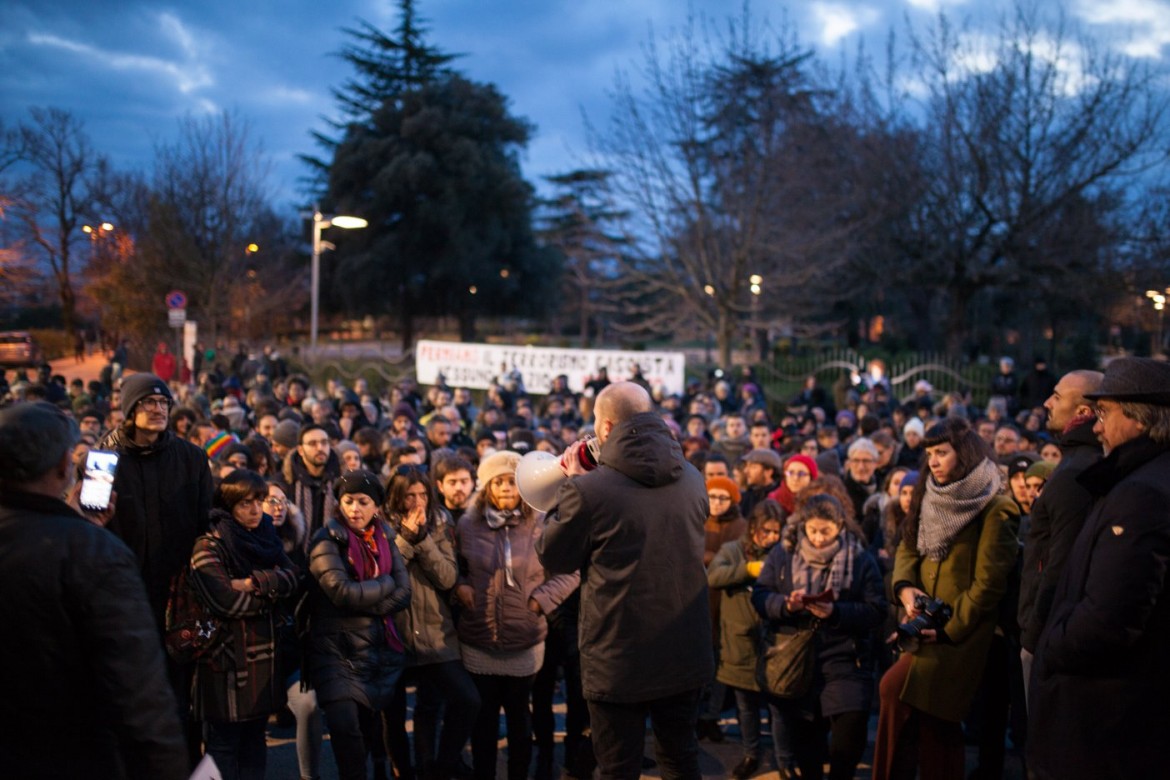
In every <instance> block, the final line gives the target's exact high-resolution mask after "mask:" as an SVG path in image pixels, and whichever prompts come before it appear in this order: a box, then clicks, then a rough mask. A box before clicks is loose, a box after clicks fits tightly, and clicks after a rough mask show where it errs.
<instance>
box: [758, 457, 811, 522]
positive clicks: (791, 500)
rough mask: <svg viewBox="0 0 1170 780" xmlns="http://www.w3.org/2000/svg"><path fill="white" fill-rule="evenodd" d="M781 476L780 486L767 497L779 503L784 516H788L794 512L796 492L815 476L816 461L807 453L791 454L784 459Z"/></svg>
mask: <svg viewBox="0 0 1170 780" xmlns="http://www.w3.org/2000/svg"><path fill="white" fill-rule="evenodd" d="M782 476H783V479H781V480H780V487H778V488H776V489H775V490H773V491H772V492H771V493H770V494H769V495H768V498H770V499H772V500H773V501H775V502H776V503H778V504H780V506H781V508H783V509H784V516H785V517H789V516H791V515H793V514H795V512H796V494H797V493H799V492H800V491H802V490H804V489H805V488H806V487H808V485H809V483H810V482H812V481H813V480H814V479H816V478H817V476H818V472H817V462H816V461H815V460H813V459H812V458H810V457H809V456H808V455H802V454H797V455H792V456H790V457H789V458H788V459H787V460H786V461H784V471H783V474H782Z"/></svg>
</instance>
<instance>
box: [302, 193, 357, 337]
mask: <svg viewBox="0 0 1170 780" xmlns="http://www.w3.org/2000/svg"><path fill="white" fill-rule="evenodd" d="M303 216H305V217H312V219H313V270H312V283H311V287H312V292H311V297H312V301H311V304H310V314H309V348H310V349H311V350H312V351H313V354H316V353H317V306H318V300H319V298H320V294H321V252H322V251H323V250H326V249H333V248H334V246H333V244H331V243H329V242H328V241H322V240H321V231H322V230H324V229H325V228H328V227H339V228H342V229H344V230H352V229H354V228H364V227H365V226H366V225H368V224H369V223H368V222H366V220H364V219H362V218H361V217H347V216H344V215H330V216H326V215H324V214H322V213H321V210H320V209H319V208H317V207H316V206H314V207H313V211H312V213H307V214H304V215H303Z"/></svg>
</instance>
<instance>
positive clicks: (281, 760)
mask: <svg viewBox="0 0 1170 780" xmlns="http://www.w3.org/2000/svg"><path fill="white" fill-rule="evenodd" d="M556 710H557V716H558V718H557V719H558V724H557V725H558V728H561V727H563V725H564V724H563V721H562V718H563V717H564V705H563V704H558V705H557V707H556ZM408 726H409V724H408ZM722 726H723V730H724V732H725V734H726V739H725V740H724V741H723V742H721V743H712V742H708V741H706V740H704V741H702V742H700V743H699V747H700V748H701V751H702V752H701V753H700V756H699V761H700V769H701V770H702V772H703V777H704V778H705V779H709V780H723V778H727V777H728V773H729V772H730V771H731V768H732V767H734V766H735V765H736V764H737V763H739V760H740V758H742V757H743V753H742V752H741V751H740V747H739V731H738V728H737V726H736V723H735V716H734V712H733V711H730V710H729V711H726V712H724V713H723V721H722ZM869 726H870V741H869V745H868V746H867V749H866V753H865V757H864V758H863V759H862V763H861V765H860V766H859V767H858V769H857V773H856V775H855V778H856V780H869V778H870V776H871V769H872V767H871V765H870V763H869V762H870V759H871V757H872V748H873V734H874V731H875V729H876V728H877V716H876V715H874V717H873V718H871V719H870V724H869ZM501 732H502V720H501ZM268 734H269V739H268V747H269V750H268V777H269V778H272V779H273V780H295V778H297V777H298V774H297V761H296V748H295V744H294V730H293V729H291V728H289V729H280V728H277V727H275V726H271V727H270V728H269V730H268ZM563 736H564V733H563V731H558V733H557V767H558V774H557V776H558V777H559V767H560V766H561V765H562V763H563V759H564V756H563V755H562V753H561V747H562V746H561V742H560V740H561V738H562V737H563ZM769 744H770V743H769ZM646 755H647V756H650V757H653V755H654V745H653V742H652V740H650V739H647V741H646ZM469 760H470V756H469ZM977 764H978V755H977V752H976V751H975V749H974V748H970V747H969V748H968V749H967V769H968V771H969V772H970V771H971V770H973V769H974V768H975V767H976V766H977ZM496 776H497V777H507V753H506V750H505V748H504V742H503V740H501V741H500V761H499V767H498V770H497V772H496ZM642 776H643V777H646V778H654V777H661V775H660V774H659V772H658V771H657V769H648V770H646V771H645V772H644V773H643V775H642ZM755 777H757V778H762V779H763V780H775V779H776V778H778V777H779V775H778V774H777V772H776V770H775V769H774V768H773V767H772V766H771V765H770V763H765V766H764V768H762V769H761V771H760V772H759V773H758V774H756V775H755ZM321 778H322V780H336V778H337V766H336V764H334V762H333V753H332V752H331V751H330V749H329V739H328V737H326V739H325V745H324V748H323V751H322V757H321ZM1003 778H1004V780H1023V779H1024V772H1023V769H1022V767H1021V764H1020V761H1019V758H1017V757H1016V756H1014V755H1011V754H1009V755H1008V759H1007V762H1006V766H1005V768H1004V775H1003Z"/></svg>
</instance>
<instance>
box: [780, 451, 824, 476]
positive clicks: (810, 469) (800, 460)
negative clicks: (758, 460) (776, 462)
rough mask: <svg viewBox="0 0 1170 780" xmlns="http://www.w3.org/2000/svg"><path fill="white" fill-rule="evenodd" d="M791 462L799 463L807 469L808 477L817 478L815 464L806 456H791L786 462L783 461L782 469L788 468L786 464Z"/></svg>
mask: <svg viewBox="0 0 1170 780" xmlns="http://www.w3.org/2000/svg"><path fill="white" fill-rule="evenodd" d="M793 461H795V462H797V463H800V464H801V465H803V466H805V467H806V468H807V469H808V473H809V476H811V477H812V478H813V479H816V478H817V462H816V461H815V460H813V459H812V458H810V457H809V456H808V455H793V456H792V457H791V458H789V459H788V460H786V461H784V468H788V464H789V463H792V462H793Z"/></svg>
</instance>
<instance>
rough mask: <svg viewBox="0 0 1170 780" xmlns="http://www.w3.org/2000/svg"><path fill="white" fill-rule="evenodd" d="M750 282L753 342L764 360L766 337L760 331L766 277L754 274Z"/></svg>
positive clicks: (759, 356)
mask: <svg viewBox="0 0 1170 780" xmlns="http://www.w3.org/2000/svg"><path fill="white" fill-rule="evenodd" d="M748 281H749V282H751V287H750V288H749V289H750V290H751V291H752V341H754V342H755V347H756V353H757V357H758V358H760V359H762V358H763V357H764V337H763V335H762V332H761V329H760V294H761V293H763V291H764V286H763V285H764V277H762V276H760V275H759V274H752V275H751V276H750V277H749V278H748Z"/></svg>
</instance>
